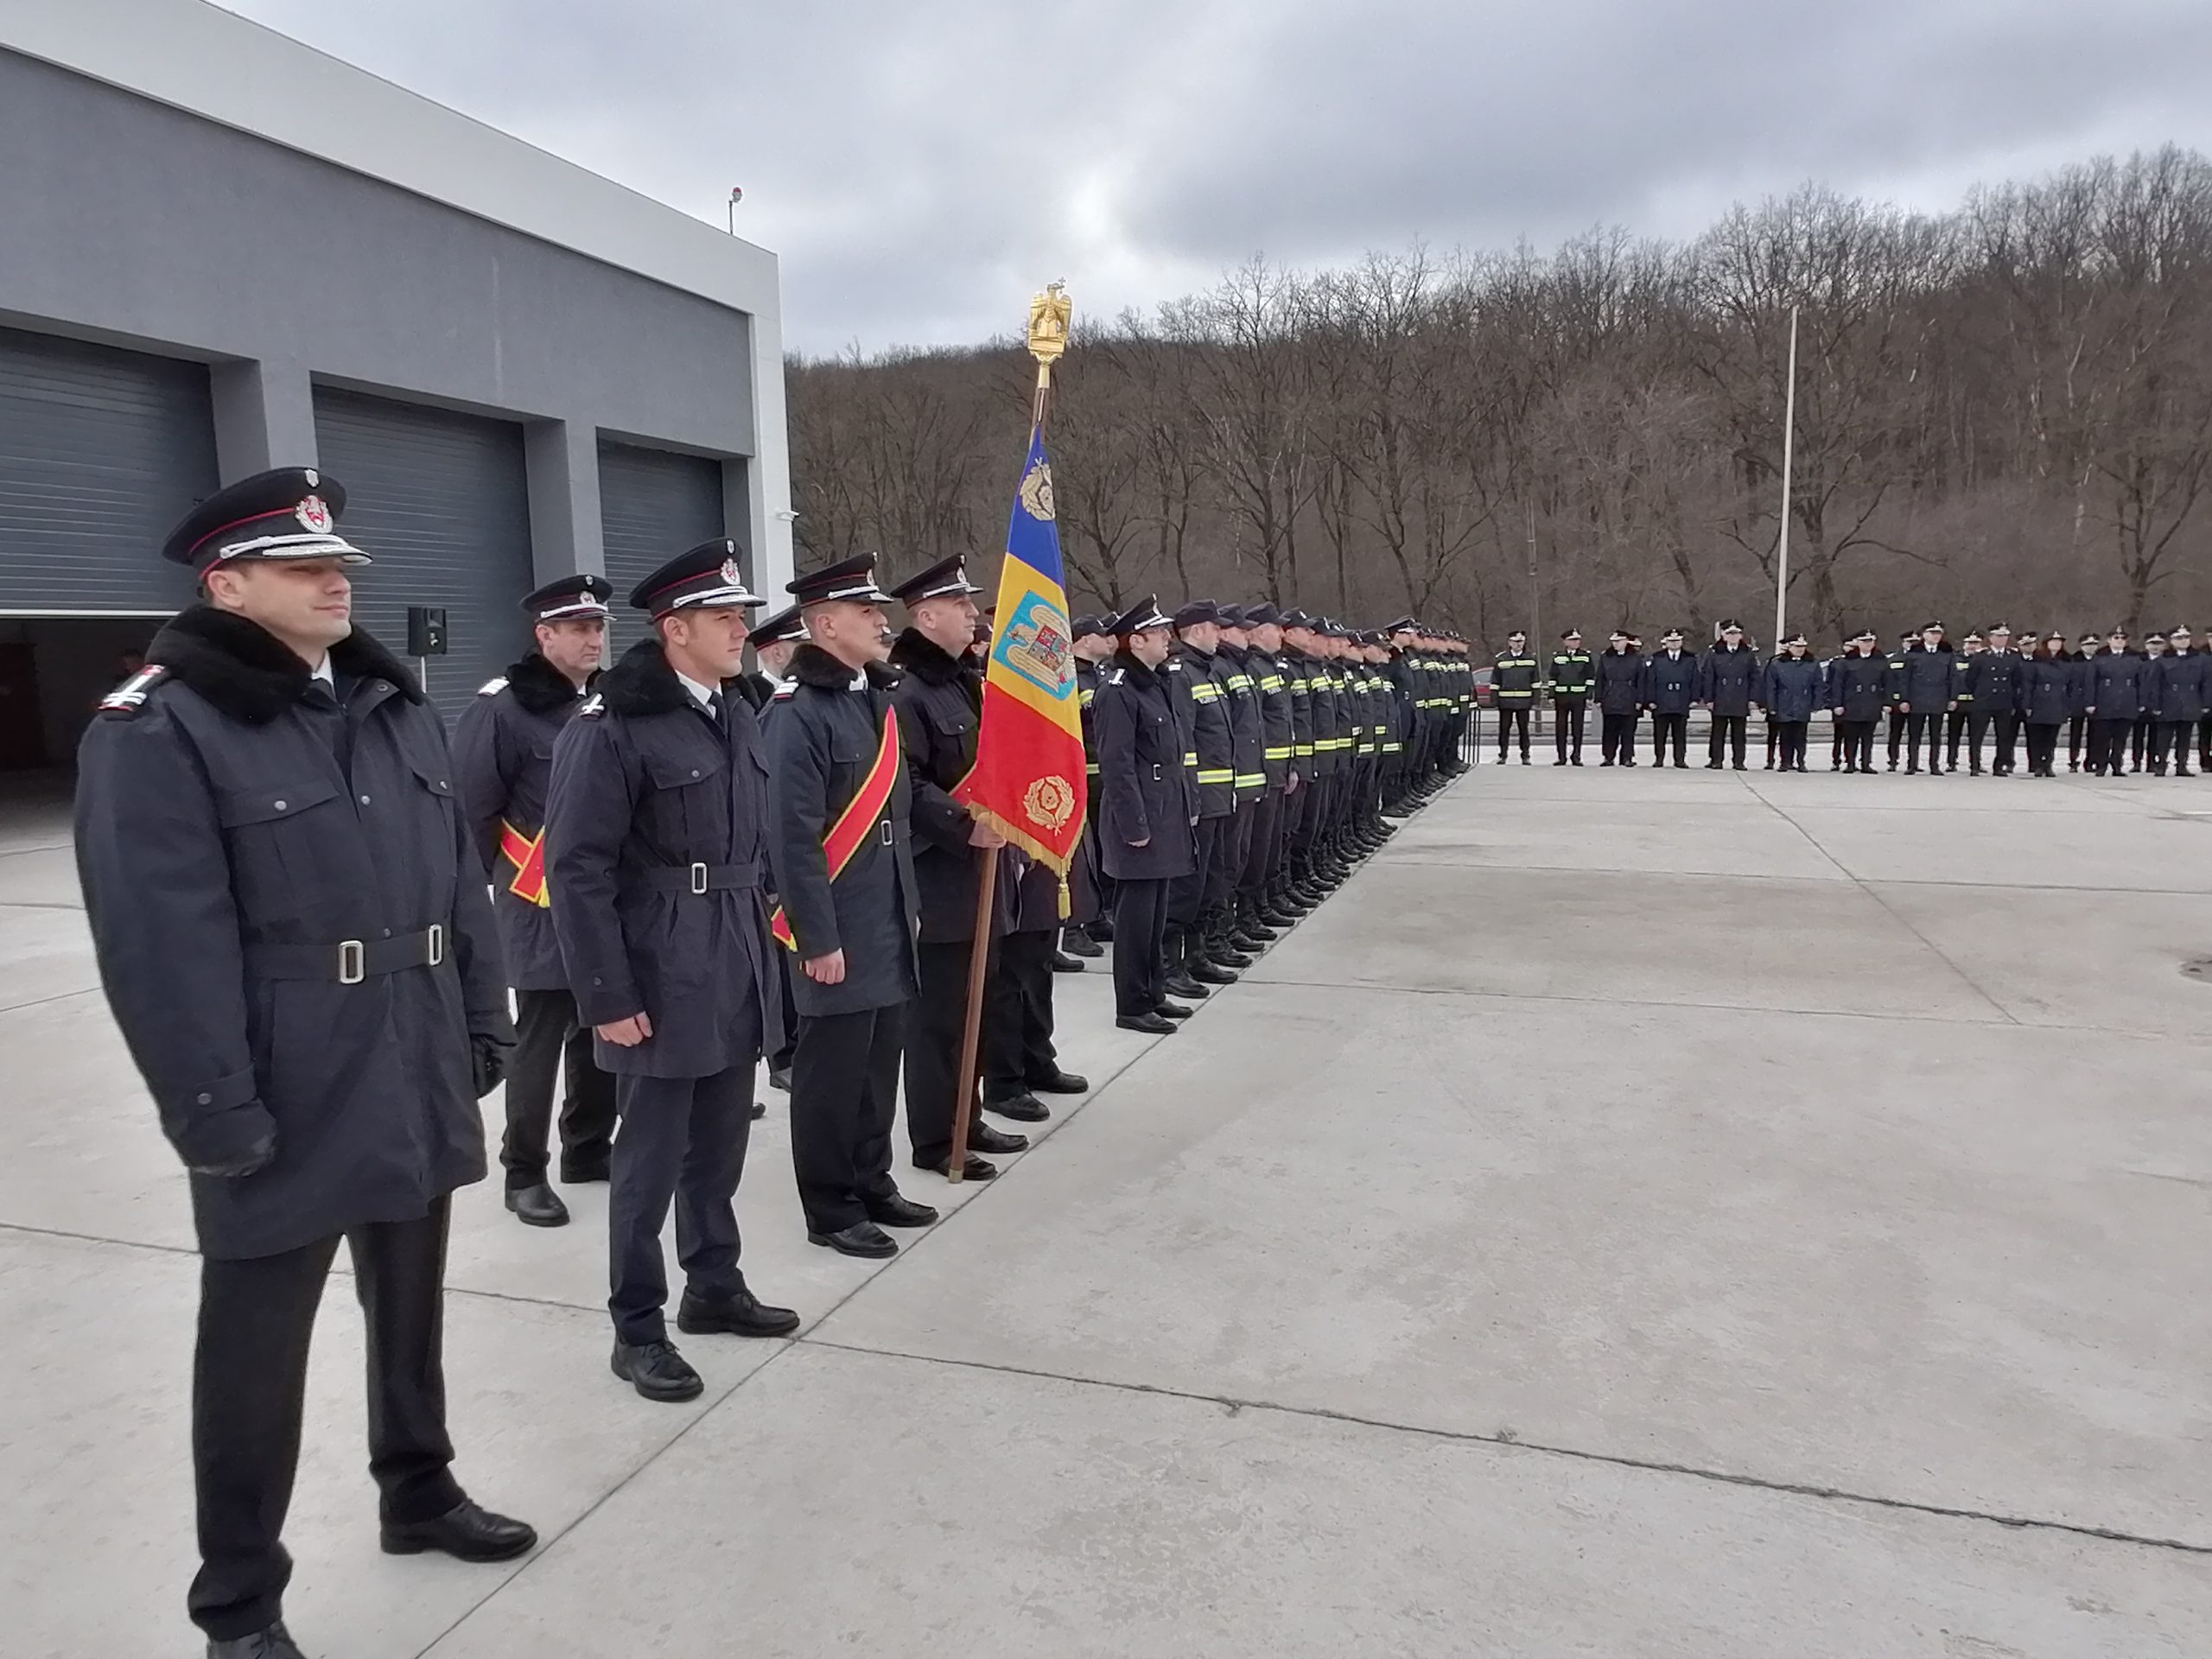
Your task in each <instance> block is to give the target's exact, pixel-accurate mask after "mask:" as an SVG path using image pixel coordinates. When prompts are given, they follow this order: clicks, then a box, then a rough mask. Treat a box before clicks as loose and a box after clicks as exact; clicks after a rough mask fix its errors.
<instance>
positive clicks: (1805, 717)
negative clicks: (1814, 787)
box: [1759, 633, 1827, 772]
mask: <svg viewBox="0 0 2212 1659" xmlns="http://www.w3.org/2000/svg"><path fill="white" fill-rule="evenodd" d="M1826 692H1827V670H1826V669H1825V668H1823V667H1822V666H1821V663H1820V660H1819V659H1818V658H1815V657H1814V656H1813V655H1811V653H1809V652H1808V651H1807V650H1806V649H1805V636H1804V635H1803V634H1802V633H1793V634H1791V635H1790V636H1789V639H1785V640H1783V642H1782V649H1781V651H1780V652H1779V653H1778V654H1777V656H1775V657H1774V658H1772V659H1771V660H1770V661H1769V662H1768V664H1767V665H1766V670H1765V673H1764V684H1763V685H1762V686H1761V688H1760V690H1759V702H1761V703H1762V704H1763V705H1764V707H1765V709H1766V711H1767V720H1768V722H1769V724H1770V726H1771V727H1772V728H1773V729H1774V734H1775V737H1776V739H1777V764H1778V766H1779V767H1780V769H1781V770H1782V771H1783V772H1803V771H1804V770H1805V769H1806V768H1805V740H1806V736H1807V728H1808V725H1809V724H1810V723H1811V721H1812V718H1813V711H1814V710H1815V709H1818V708H1819V707H1820V706H1821V700H1822V698H1823V697H1824V696H1825V695H1826Z"/></svg>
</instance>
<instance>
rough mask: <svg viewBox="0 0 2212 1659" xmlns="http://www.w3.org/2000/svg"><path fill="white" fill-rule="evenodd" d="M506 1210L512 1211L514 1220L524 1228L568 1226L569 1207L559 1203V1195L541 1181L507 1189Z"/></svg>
mask: <svg viewBox="0 0 2212 1659" xmlns="http://www.w3.org/2000/svg"><path fill="white" fill-rule="evenodd" d="M507 1208H508V1209H510V1210H512V1211H514V1217H515V1219H516V1220H517V1221H518V1222H520V1223H522V1224H523V1225H524V1226H525V1227H565V1226H567V1225H568V1224H569V1206H568V1205H565V1204H563V1203H562V1202H561V1195H560V1194H559V1193H557V1192H555V1191H554V1190H553V1189H552V1188H551V1187H550V1186H548V1185H545V1183H544V1182H543V1181H538V1182H535V1183H533V1184H532V1185H529V1186H511V1187H509V1188H508V1189H507Z"/></svg>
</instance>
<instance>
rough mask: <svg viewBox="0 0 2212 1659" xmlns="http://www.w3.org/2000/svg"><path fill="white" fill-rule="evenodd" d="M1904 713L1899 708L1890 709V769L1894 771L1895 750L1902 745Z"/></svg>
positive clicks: (1895, 761) (1895, 765) (1895, 763)
mask: <svg viewBox="0 0 2212 1659" xmlns="http://www.w3.org/2000/svg"><path fill="white" fill-rule="evenodd" d="M1905 718H1906V716H1905V714H1904V710H1903V709H1891V710H1890V769H1891V771H1893V772H1894V771H1895V770H1896V769H1897V752H1898V751H1899V750H1900V749H1902V748H1903V747H1904V722H1905Z"/></svg>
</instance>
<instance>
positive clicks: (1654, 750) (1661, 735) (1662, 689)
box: [1643, 628, 1699, 772]
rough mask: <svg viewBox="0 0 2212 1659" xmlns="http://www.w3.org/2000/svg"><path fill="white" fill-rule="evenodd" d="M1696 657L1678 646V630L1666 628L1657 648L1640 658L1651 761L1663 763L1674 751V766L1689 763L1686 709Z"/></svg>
mask: <svg viewBox="0 0 2212 1659" xmlns="http://www.w3.org/2000/svg"><path fill="white" fill-rule="evenodd" d="M1698 674H1699V664H1698V659H1697V658H1695V657H1694V656H1692V655H1691V654H1690V653H1689V652H1687V651H1684V650H1683V649H1682V631H1681V629H1680V628H1669V629H1668V630H1667V632H1664V633H1662V634H1661V635H1660V636H1659V649H1658V650H1656V651H1655V652H1652V653H1651V655H1650V656H1649V657H1647V658H1644V659H1643V706H1644V707H1645V708H1646V709H1649V710H1650V711H1651V764H1652V765H1653V766H1665V765H1666V764H1667V751H1668V748H1669V746H1672V747H1673V749H1674V752H1675V771H1677V772H1680V771H1681V769H1682V768H1683V767H1684V766H1687V765H1688V764H1689V763H1688V761H1687V760H1685V759H1684V758H1683V756H1684V754H1685V753H1686V752H1687V750H1688V743H1689V722H1690V709H1691V707H1692V705H1693V704H1694V703H1695V702H1697V683H1698Z"/></svg>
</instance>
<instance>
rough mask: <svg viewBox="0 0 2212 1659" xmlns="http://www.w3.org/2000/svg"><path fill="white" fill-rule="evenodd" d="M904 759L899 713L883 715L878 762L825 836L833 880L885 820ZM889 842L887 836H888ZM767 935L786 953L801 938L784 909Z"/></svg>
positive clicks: (870, 766) (826, 860)
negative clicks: (900, 741) (885, 809)
mask: <svg viewBox="0 0 2212 1659" xmlns="http://www.w3.org/2000/svg"><path fill="white" fill-rule="evenodd" d="M904 764H905V758H904V756H903V755H902V754H901V753H900V751H899V711H898V710H897V709H885V710H884V711H883V731H882V733H881V734H880V735H879V736H878V737H877V739H876V741H875V759H874V760H872V761H870V762H869V763H868V772H867V774H866V775H865V776H864V777H862V778H861V786H860V787H859V788H858V789H856V790H855V791H853V798H852V799H851V800H849V801H847V802H846V803H845V810H843V811H842V812H840V813H839V814H838V815H837V821H836V823H833V824H831V825H830V826H829V829H826V830H824V831H823V836H822V861H823V865H824V866H825V867H826V868H828V869H829V880H831V881H833V882H834V881H836V879H837V878H838V877H839V876H841V875H842V874H844V873H845V866H847V865H848V864H849V863H851V862H852V861H853V855H854V854H855V853H857V852H859V851H860V849H861V848H863V847H865V846H867V845H868V838H869V837H870V836H873V835H874V834H875V830H876V826H877V825H878V824H879V823H881V822H882V820H883V809H884V808H885V806H887V804H889V803H890V800H891V794H892V791H893V790H895V789H896V788H898V786H899V767H900V766H902V765H904ZM886 840H887V841H888V836H886ZM768 933H769V936H770V937H771V938H773V939H774V940H775V941H776V943H777V944H780V945H782V946H783V947H784V949H785V950H798V936H797V935H796V934H794V933H793V932H792V931H791V918H790V917H788V916H786V915H785V914H784V907H783V906H781V905H778V906H776V913H775V914H774V915H772V916H771V917H770V918H768Z"/></svg>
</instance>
